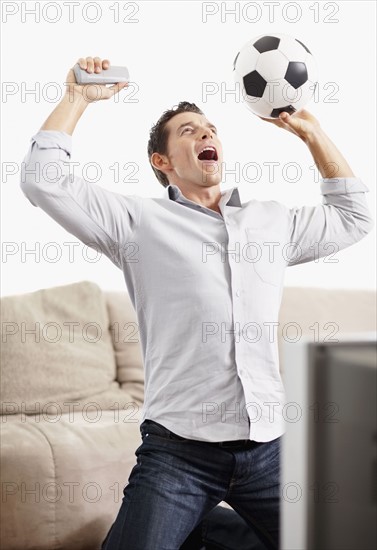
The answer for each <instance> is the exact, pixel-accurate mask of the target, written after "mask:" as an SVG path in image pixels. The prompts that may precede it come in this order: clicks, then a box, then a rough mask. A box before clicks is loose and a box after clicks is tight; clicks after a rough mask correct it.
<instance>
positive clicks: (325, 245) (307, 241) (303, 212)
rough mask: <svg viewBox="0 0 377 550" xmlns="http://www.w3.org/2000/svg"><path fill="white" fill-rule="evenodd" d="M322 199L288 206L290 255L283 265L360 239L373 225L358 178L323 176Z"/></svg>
mask: <svg viewBox="0 0 377 550" xmlns="http://www.w3.org/2000/svg"><path fill="white" fill-rule="evenodd" d="M320 189H321V193H322V195H323V202H322V204H319V205H317V206H303V207H294V208H291V209H289V214H290V223H291V225H290V240H289V243H290V245H292V247H290V252H289V254H287V255H288V256H289V257H290V260H289V261H288V263H287V265H288V266H291V265H296V264H302V263H306V262H311V261H314V260H316V259H318V258H322V257H324V256H328V255H330V254H333V253H336V252H337V251H339V250H342V249H344V248H346V247H348V246H351V245H352V244H354V243H356V242H358V241H360V240H361V239H362V238H363V237H365V235H367V234H368V233H369V232H370V231H371V230H372V228H373V227H374V220H373V218H372V217H371V213H370V211H369V208H368V204H367V200H366V193H367V192H369V189H368V187H367V186H366V185H365V184H364V183H363V182H362V181H361V180H360V178H356V177H349V178H325V179H322V180H321V182H320Z"/></svg>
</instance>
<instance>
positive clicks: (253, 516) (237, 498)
mask: <svg viewBox="0 0 377 550" xmlns="http://www.w3.org/2000/svg"><path fill="white" fill-rule="evenodd" d="M140 433H141V437H142V444H141V445H140V446H139V447H138V448H137V449H136V451H135V455H136V457H137V463H136V465H135V466H134V467H133V469H132V471H131V474H130V476H129V478H128V484H127V485H126V486H125V488H124V490H123V495H124V496H123V499H122V505H121V507H120V510H119V512H118V515H117V517H116V519H115V521H114V523H113V525H112V526H111V528H110V530H109V532H108V534H107V536H106V538H105V540H104V541H103V543H102V546H101V550H180V549H182V550H185V549H187V550H189V549H190V550H195V549H198V550H199V549H201V548H203V546H204V547H205V548H223V549H225V550H231V549H237V550H241V549H243V548H245V549H248V550H252V549H255V550H257V549H258V550H262V549H263V550H277V549H278V548H279V520H280V439H281V438H280V437H278V438H276V439H274V440H273V441H268V442H265V443H258V442H255V441H253V442H249V445H248V446H247V447H240V448H237V447H235V448H226V447H219V446H217V445H216V444H214V443H208V442H205V441H194V440H192V439H185V438H182V437H180V436H178V435H176V434H174V433H173V432H171V431H169V430H168V429H167V428H165V427H164V426H162V425H161V424H158V423H156V422H153V421H152V420H145V421H144V422H143V423H142V424H141V425H140ZM221 501H225V502H227V503H228V504H229V505H230V506H231V507H232V508H233V509H234V510H235V512H237V513H235V512H234V511H233V510H229V509H228V510H227V509H225V508H222V507H220V506H219V507H217V505H218V504H219V502H221ZM240 516H241V517H240ZM242 518H243V519H242ZM219 521H220V523H219ZM224 522H225V524H224ZM227 525H228V526H229V528H228V529H227ZM224 526H225V529H224ZM240 537H241V538H240ZM245 537H249V539H246V540H245ZM200 539H201V540H200ZM207 543H208V545H209V546H205V545H206V544H207ZM196 544H197V546H196ZM211 544H212V546H211ZM216 544H218V546H217V545H216Z"/></svg>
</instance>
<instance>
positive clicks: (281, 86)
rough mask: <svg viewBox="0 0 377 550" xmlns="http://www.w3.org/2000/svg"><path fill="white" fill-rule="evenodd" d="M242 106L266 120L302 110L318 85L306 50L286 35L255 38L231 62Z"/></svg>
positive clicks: (309, 55) (312, 61) (310, 55)
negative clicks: (283, 113)
mask: <svg viewBox="0 0 377 550" xmlns="http://www.w3.org/2000/svg"><path fill="white" fill-rule="evenodd" d="M233 74H234V78H235V81H236V82H237V83H238V84H239V87H240V93H241V98H242V100H243V103H244V104H245V105H246V107H247V108H248V109H250V111H252V112H253V113H254V114H256V115H258V116H262V117H265V118H278V117H279V114H280V113H281V112H283V111H286V112H288V113H289V114H292V113H294V112H295V111H298V110H299V109H301V108H302V107H303V106H304V105H305V104H306V103H307V102H308V101H309V100H310V99H311V98H312V96H313V94H314V91H315V87H316V86H317V66H316V63H315V60H314V57H313V56H312V54H311V52H310V51H309V50H308V48H307V47H306V46H305V44H303V43H302V42H300V40H297V38H293V37H291V36H288V35H286V34H275V33H273V34H269V35H261V36H257V37H256V38H254V39H253V40H250V41H249V42H247V43H246V44H245V45H244V46H243V48H242V49H241V50H240V51H239V52H238V54H237V55H236V58H235V60H234V62H233Z"/></svg>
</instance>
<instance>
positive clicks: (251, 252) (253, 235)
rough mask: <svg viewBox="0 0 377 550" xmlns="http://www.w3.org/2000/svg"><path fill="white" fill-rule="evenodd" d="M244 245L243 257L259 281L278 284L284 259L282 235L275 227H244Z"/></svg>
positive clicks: (281, 280) (284, 263) (280, 282)
mask: <svg viewBox="0 0 377 550" xmlns="http://www.w3.org/2000/svg"><path fill="white" fill-rule="evenodd" d="M245 233H246V247H245V249H244V252H243V257H244V259H245V261H246V262H248V263H249V264H250V265H251V266H252V269H253V270H254V273H255V274H256V276H257V277H258V279H259V280H260V281H262V282H263V283H266V284H268V285H273V286H276V287H278V286H280V285H281V284H282V283H283V274H284V269H285V266H286V261H285V259H284V256H283V246H284V243H283V242H282V236H281V234H280V233H278V232H277V230H276V229H275V230H274V229H272V230H271V229H264V228H259V227H246V228H245Z"/></svg>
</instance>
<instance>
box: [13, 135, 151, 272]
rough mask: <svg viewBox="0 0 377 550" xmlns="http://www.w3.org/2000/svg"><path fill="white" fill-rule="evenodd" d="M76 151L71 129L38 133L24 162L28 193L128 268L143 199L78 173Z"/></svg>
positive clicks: (23, 180) (88, 242)
mask: <svg viewBox="0 0 377 550" xmlns="http://www.w3.org/2000/svg"><path fill="white" fill-rule="evenodd" d="M71 151H72V136H70V135H69V134H67V133H65V132H59V131H55V130H40V131H39V132H37V133H36V134H35V135H34V136H33V137H32V138H31V145H30V148H29V150H28V152H27V155H26V157H25V158H24V161H23V162H22V168H21V182H20V186H21V189H22V192H23V193H24V195H25V196H26V197H27V198H28V199H29V201H30V202H31V204H32V205H33V206H39V207H40V208H42V210H44V211H45V212H46V213H47V214H48V215H49V216H51V218H53V219H54V220H55V221H57V222H58V223H59V224H60V225H61V226H62V227H64V228H65V229H66V230H67V231H68V232H69V233H70V234H72V235H74V236H75V237H77V238H78V239H79V240H80V241H82V242H83V243H84V244H86V245H87V246H89V247H91V248H94V249H96V250H100V252H102V253H104V254H105V255H106V256H107V257H108V258H109V259H110V260H111V261H112V262H113V263H114V264H115V265H116V266H117V267H120V268H122V257H123V255H122V250H123V249H124V248H125V247H127V243H129V242H130V241H132V239H133V234H134V232H135V229H136V227H137V226H138V224H139V220H140V209H141V198H140V197H137V196H135V195H129V196H125V195H122V194H120V193H114V192H112V191H108V190H106V189H104V188H103V187H100V186H99V185H96V184H94V183H90V182H88V181H86V180H85V179H83V178H82V177H79V176H77V175H75V172H74V170H73V168H72V167H70V158H71ZM75 169H77V166H76V167H75Z"/></svg>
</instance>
